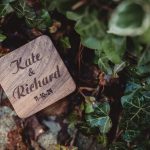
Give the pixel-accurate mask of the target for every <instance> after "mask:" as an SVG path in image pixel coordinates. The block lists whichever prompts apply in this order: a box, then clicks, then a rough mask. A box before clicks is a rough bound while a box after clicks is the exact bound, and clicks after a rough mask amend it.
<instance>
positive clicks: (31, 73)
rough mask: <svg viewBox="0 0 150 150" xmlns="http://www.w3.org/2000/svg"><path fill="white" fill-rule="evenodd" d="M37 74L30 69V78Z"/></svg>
mask: <svg viewBox="0 0 150 150" xmlns="http://www.w3.org/2000/svg"><path fill="white" fill-rule="evenodd" d="M34 74H35V72H34V71H33V70H32V68H30V69H29V76H32V75H34Z"/></svg>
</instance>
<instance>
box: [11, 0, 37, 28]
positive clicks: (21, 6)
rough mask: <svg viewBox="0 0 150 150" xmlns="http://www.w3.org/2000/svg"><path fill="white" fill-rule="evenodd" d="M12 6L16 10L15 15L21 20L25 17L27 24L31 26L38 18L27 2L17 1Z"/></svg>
mask: <svg viewBox="0 0 150 150" xmlns="http://www.w3.org/2000/svg"><path fill="white" fill-rule="evenodd" d="M11 6H12V7H13V9H14V10H15V13H16V14H17V16H18V17H19V18H22V17H24V18H25V20H26V22H27V24H29V25H31V24H32V23H33V22H34V21H35V18H36V15H35V12H34V10H33V9H32V8H30V7H29V6H28V5H27V3H26V1H24V0H17V1H14V2H12V3H11Z"/></svg>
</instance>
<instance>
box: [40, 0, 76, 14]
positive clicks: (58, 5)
mask: <svg viewBox="0 0 150 150" xmlns="http://www.w3.org/2000/svg"><path fill="white" fill-rule="evenodd" d="M73 3H74V0H71V1H70V0H61V1H60V0H42V4H43V6H44V8H45V9H47V10H48V11H50V12H51V11H54V10H57V11H58V12H60V13H62V14H65V13H66V12H67V11H68V10H69V9H71V6H72V5H73Z"/></svg>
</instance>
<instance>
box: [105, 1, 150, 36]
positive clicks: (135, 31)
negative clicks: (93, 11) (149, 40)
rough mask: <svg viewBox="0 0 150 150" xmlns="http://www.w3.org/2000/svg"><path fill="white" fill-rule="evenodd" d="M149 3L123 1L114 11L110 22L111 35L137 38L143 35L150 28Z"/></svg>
mask: <svg viewBox="0 0 150 150" xmlns="http://www.w3.org/2000/svg"><path fill="white" fill-rule="evenodd" d="M149 4H150V3H149V2H146V1H145V2H144V1H142V0H135V1H132V0H131V1H129V0H126V1H123V2H122V3H121V4H120V5H119V6H118V7H117V8H116V10H115V11H114V13H113V15H112V17H111V19H110V22H109V31H108V32H109V33H113V34H117V35H123V36H135V35H141V34H143V33H144V32H145V31H146V30H147V29H148V27H149V26H150V7H149Z"/></svg>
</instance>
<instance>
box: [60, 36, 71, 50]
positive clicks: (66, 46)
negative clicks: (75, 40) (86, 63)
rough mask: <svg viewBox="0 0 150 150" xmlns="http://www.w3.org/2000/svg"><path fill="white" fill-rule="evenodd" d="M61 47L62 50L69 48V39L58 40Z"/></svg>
mask: <svg viewBox="0 0 150 150" xmlns="http://www.w3.org/2000/svg"><path fill="white" fill-rule="evenodd" d="M60 42H61V45H62V47H63V48H64V49H66V48H71V44H70V41H69V37H67V36H65V37H62V38H61V39H60Z"/></svg>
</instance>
